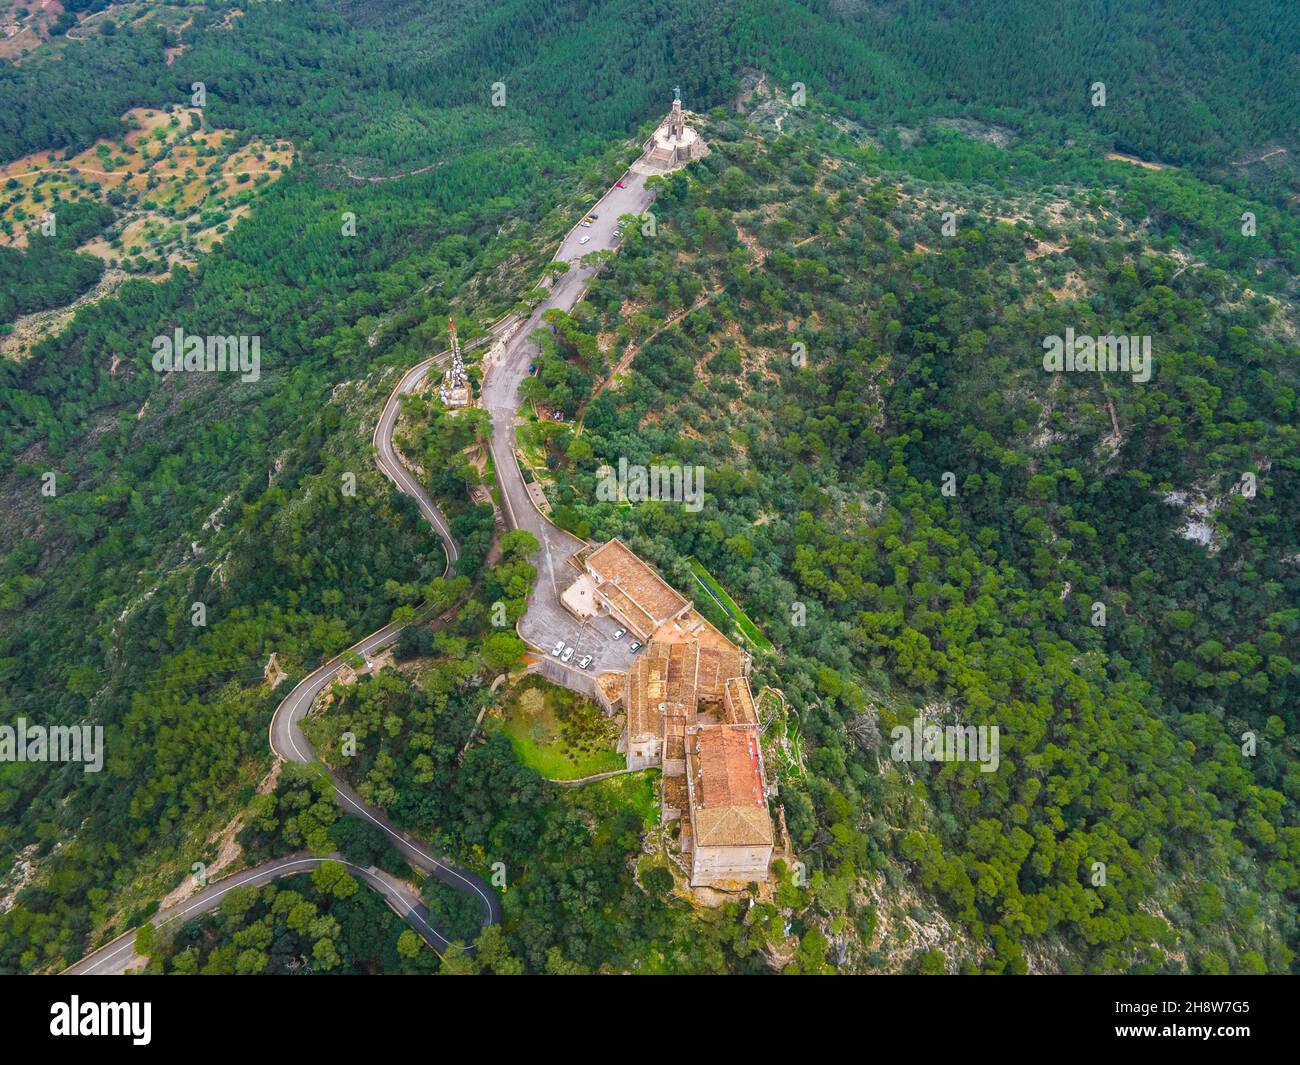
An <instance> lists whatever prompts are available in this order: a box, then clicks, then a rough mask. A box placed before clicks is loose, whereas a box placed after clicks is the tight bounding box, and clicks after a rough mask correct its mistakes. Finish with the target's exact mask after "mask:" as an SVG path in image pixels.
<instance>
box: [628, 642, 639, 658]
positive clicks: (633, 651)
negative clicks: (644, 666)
mask: <svg viewBox="0 0 1300 1065" xmlns="http://www.w3.org/2000/svg"><path fill="white" fill-rule="evenodd" d="M627 650H628V654H633V655H634V654H636V653H637V652H638V651H639V650H641V644H640V643H639V642H638V641H636V640H633V641H632V643H631V644H630V645H629V646H628V649H627Z"/></svg>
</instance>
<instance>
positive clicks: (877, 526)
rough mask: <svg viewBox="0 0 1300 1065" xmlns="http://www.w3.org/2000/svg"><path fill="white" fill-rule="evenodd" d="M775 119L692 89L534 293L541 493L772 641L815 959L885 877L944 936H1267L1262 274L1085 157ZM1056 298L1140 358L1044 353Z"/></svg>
mask: <svg viewBox="0 0 1300 1065" xmlns="http://www.w3.org/2000/svg"><path fill="white" fill-rule="evenodd" d="M782 130H783V134H782V135H780V136H778V135H776V133H775V130H774V128H773V127H772V126H771V125H770V124H769V125H767V126H766V127H765V128H761V129H760V128H755V127H748V128H747V127H743V126H739V125H737V124H735V123H734V122H732V121H729V120H727V119H721V118H720V119H719V120H718V121H716V122H715V123H712V124H710V126H709V134H710V137H711V144H712V147H713V154H712V155H711V156H710V158H709V159H708V160H706V161H705V162H704V163H703V164H702V165H701V166H700V167H699V168H698V169H697V170H693V171H691V172H689V175H675V176H673V177H671V178H669V179H667V181H666V183H665V186H664V189H663V191H662V193H661V195H660V197H659V199H658V201H657V202H656V214H657V229H656V233H655V234H654V235H653V236H646V235H643V234H642V233H640V232H639V231H637V230H636V229H635V227H633V229H632V231H631V235H630V237H629V239H628V241H627V242H626V244H625V246H624V247H623V248H622V250H621V251H620V253H619V255H618V256H617V258H616V259H615V260H614V261H613V263H612V265H611V267H610V268H609V270H607V272H606V273H605V275H604V276H603V277H602V279H601V280H600V281H599V282H598V284H597V285H596V287H595V288H594V290H593V291H592V293H591V295H590V297H589V298H588V299H587V301H585V303H583V304H580V305H579V306H578V307H577V308H576V309H575V311H574V314H573V315H572V316H565V317H564V318H563V319H562V320H559V321H557V322H556V325H557V328H558V337H557V342H556V343H555V344H554V345H552V347H551V351H552V354H551V355H550V356H549V360H563V361H565V362H567V364H568V373H567V374H565V375H555V374H553V373H551V372H550V370H549V368H548V365H543V367H542V369H541V373H540V375H539V377H540V380H541V381H542V382H546V381H552V382H560V381H562V384H555V385H552V386H550V388H548V387H547V386H545V385H543V386H542V387H540V388H538V389H537V394H538V396H539V399H540V400H541V401H543V402H546V403H548V404H549V403H551V402H558V403H560V404H562V405H565V406H568V407H570V408H571V410H572V412H573V413H574V414H575V415H577V414H581V415H582V425H583V431H582V433H581V436H577V435H575V434H574V433H573V432H567V433H564V432H561V433H559V434H557V435H556V436H555V437H554V438H553V441H552V452H551V461H552V463H553V464H554V465H556V466H557V468H558V469H559V472H560V476H559V478H558V483H559V488H558V489H557V491H556V494H555V499H554V500H553V501H554V502H555V503H556V504H557V509H556V514H557V518H558V520H560V521H561V522H565V523H568V524H569V525H570V527H572V528H575V529H576V530H577V531H578V532H579V533H580V534H584V535H590V536H592V537H593V538H594V539H595V540H597V541H599V540H602V539H604V538H607V537H609V536H613V535H621V536H624V537H626V538H628V539H629V540H630V542H631V543H632V544H633V545H634V546H635V547H636V548H637V549H638V550H639V551H642V552H644V553H646V554H648V555H649V556H651V557H653V558H655V559H656V560H657V561H658V562H659V563H660V564H661V565H662V566H663V567H664V568H665V570H666V571H667V572H668V573H670V574H672V575H673V577H674V579H675V583H676V584H678V586H681V587H688V586H690V581H691V578H690V575H689V571H688V569H687V568H686V565H685V560H686V559H687V558H688V557H689V556H690V555H692V554H694V555H697V556H698V557H699V558H700V559H701V560H702V561H704V563H705V564H706V565H707V566H708V568H709V569H710V570H711V571H712V572H713V573H714V574H716V575H717V576H718V577H719V578H720V579H721V580H722V581H723V582H724V583H725V584H727V586H728V587H729V588H730V589H731V590H732V591H733V592H736V591H739V592H741V593H743V603H744V606H745V609H746V610H747V611H748V612H749V613H750V614H751V616H753V618H754V619H755V621H757V622H758V623H759V624H760V626H761V627H762V628H763V629H764V631H765V632H766V633H768V634H769V635H770V636H772V637H773V638H774V639H776V640H777V641H778V643H779V644H780V645H781V648H782V652H783V653H782V655H781V656H780V657H779V658H778V659H775V660H769V661H764V662H763V663H762V664H761V665H760V667H759V675H760V677H762V678H764V679H767V678H770V679H771V680H772V681H773V682H774V683H777V682H779V683H780V684H781V685H782V687H783V689H784V691H785V693H786V695H787V697H788V698H790V699H791V700H792V703H793V707H794V709H795V712H796V713H797V714H798V720H799V721H800V723H801V725H802V730H803V734H804V737H805V739H806V741H807V742H809V743H810V744H811V746H812V748H813V753H812V755H811V757H810V758H809V762H808V768H809V772H808V773H807V775H806V776H804V777H802V778H799V777H788V778H787V779H786V780H785V786H784V787H783V791H782V796H783V802H784V805H785V809H786V814H787V817H788V819H789V823H790V828H791V832H792V833H793V834H794V837H795V839H796V842H797V843H798V844H799V846H800V848H801V849H800V854H801V857H806V858H807V860H809V861H810V862H811V863H813V865H814V866H815V867H816V868H817V869H818V870H819V872H820V873H821V874H822V876H823V877H824V880H819V881H817V882H816V885H815V887H814V888H813V889H812V890H811V891H810V892H809V893H808V902H809V904H810V906H809V909H807V910H802V911H800V913H801V918H802V919H803V921H804V922H806V923H807V925H809V926H815V927H818V928H821V929H822V930H823V931H826V932H827V933H828V934H831V935H832V938H837V939H839V941H840V942H841V949H843V950H847V959H848V963H849V964H850V965H851V966H854V965H862V966H865V967H868V968H871V967H875V966H877V965H881V964H885V963H886V957H887V956H891V955H893V953H894V952H895V951H897V950H899V949H900V948H902V947H903V946H904V945H905V944H906V942H907V937H906V936H904V935H901V932H900V925H899V921H900V919H901V918H902V917H903V916H904V915H905V914H908V913H909V911H908V905H907V903H908V900H915V899H916V895H915V891H916V888H917V887H918V886H919V887H921V888H923V889H924V890H925V892H926V893H928V894H929V895H930V896H931V897H932V898H934V899H935V900H936V901H938V902H939V903H940V904H941V906H942V912H943V914H944V919H946V920H950V921H952V922H953V928H954V930H955V931H956V933H957V936H956V942H964V944H965V945H964V946H955V945H953V946H950V947H948V948H946V951H945V952H946V954H947V959H946V965H947V966H948V967H949V968H954V967H961V968H973V969H981V970H984V971H998V972H1015V971H1024V969H1025V968H1026V967H1030V968H1033V969H1035V970H1043V969H1047V970H1056V969H1065V970H1092V971H1102V970H1105V971H1114V970H1125V969H1130V968H1131V969H1135V970H1138V971H1160V970H1171V971H1191V972H1216V971H1228V970H1232V971H1241V972H1250V971H1263V970H1265V969H1270V970H1272V971H1286V970H1287V969H1288V968H1289V967H1290V965H1291V964H1292V959H1293V956H1294V949H1295V946H1296V939H1295V936H1296V928H1295V902H1296V898H1297V890H1298V889H1300V879H1298V878H1297V877H1298V870H1300V864H1298V860H1300V851H1297V845H1298V844H1300V829H1297V827H1296V813H1297V799H1300V776H1298V775H1297V770H1296V762H1295V756H1296V749H1295V734H1296V727H1297V720H1296V716H1295V715H1296V710H1295V707H1296V686H1297V670H1296V662H1297V659H1298V658H1300V647H1298V646H1297V634H1298V632H1300V613H1298V612H1297V610H1296V606H1295V604H1296V603H1297V602H1298V601H1300V573H1298V572H1297V566H1296V558H1297V554H1296V552H1297V538H1298V532H1300V530H1298V529H1297V523H1296V520H1295V508H1294V506H1293V505H1292V503H1291V500H1292V499H1293V498H1294V494H1295V491H1296V489H1297V483H1296V480H1297V475H1298V474H1300V458H1298V457H1297V455H1296V418H1297V411H1296V405H1295V399H1296V384H1297V380H1296V374H1297V371H1296V361H1295V360H1296V355H1297V347H1296V338H1297V330H1296V324H1297V318H1296V311H1295V307H1294V305H1291V304H1278V303H1276V302H1275V301H1272V300H1270V299H1267V298H1265V297H1262V296H1259V295H1255V296H1251V295H1249V294H1248V293H1247V292H1246V291H1245V290H1244V289H1243V287H1242V286H1241V284H1240V282H1237V281H1234V280H1233V279H1232V278H1231V277H1230V276H1229V275H1227V274H1225V273H1222V272H1218V271H1213V270H1184V269H1181V268H1180V264H1179V261H1178V260H1176V259H1173V258H1170V257H1169V256H1167V255H1165V254H1162V253H1161V252H1160V251H1158V250H1157V249H1154V248H1152V247H1151V246H1150V244H1149V243H1148V241H1147V240H1146V239H1145V238H1144V237H1143V236H1142V234H1141V233H1140V232H1139V231H1138V230H1137V228H1136V227H1133V226H1130V225H1129V224H1127V223H1126V222H1125V221H1124V219H1123V218H1122V216H1120V215H1118V214H1117V213H1116V212H1115V210H1114V208H1115V206H1117V201H1120V200H1122V195H1120V194H1117V193H1116V192H1114V191H1112V192H1110V193H1108V194H1106V195H1102V196H1098V195H1095V194H1094V193H1092V192H1091V191H1089V190H1088V189H1086V188H1082V187H1080V188H1076V189H1074V190H1070V189H1069V188H1065V187H1061V186H1053V187H1042V188H1036V189H1029V188H1025V187H1022V188H1021V189H1019V190H1018V192H1017V194H1016V195H1015V197H1014V199H1011V198H1004V197H1001V196H998V195H996V194H995V195H993V196H989V193H990V192H991V191H993V190H991V189H990V188H989V187H987V186H972V187H961V186H959V185H956V184H954V183H952V182H943V183H937V182H930V181H924V180H918V179H916V178H915V177H913V176H911V175H909V174H908V173H907V170H906V168H907V167H908V164H909V162H914V163H917V164H921V165H922V166H924V165H925V163H926V160H927V159H928V158H929V157H930V156H929V152H928V151H926V150H925V149H924V148H921V149H918V151H917V152H916V153H915V154H913V153H908V152H900V153H894V154H891V155H885V154H883V153H881V152H878V151H875V150H873V149H863V148H861V147H860V146H859V145H858V144H857V143H855V142H854V140H853V139H852V138H848V137H845V136H843V135H842V134H841V133H840V132H839V131H837V130H835V129H834V128H833V127H831V126H829V125H821V124H818V123H816V122H810V121H809V120H808V116H800V115H798V114H795V113H790V112H786V113H784V117H783V122H782ZM756 133H760V134H762V138H761V139H755V134H756ZM947 147H948V148H949V149H951V150H953V152H954V153H957V154H959V153H960V145H958V144H955V143H953V144H949V145H947ZM971 151H973V152H975V153H976V154H978V153H979V148H978V147H977V146H975V145H972V146H971ZM991 204H997V205H998V206H997V207H996V208H994V209H993V210H990V205H991ZM946 210H948V211H952V212H953V213H954V216H955V217H956V218H957V220H958V221H957V227H956V230H955V232H954V233H953V234H952V235H951V236H949V235H945V234H944V232H943V230H942V220H943V212H944V211H946ZM994 211H996V214H994ZM1067 327H1071V328H1074V329H1076V330H1077V331H1078V332H1079V333H1090V334H1094V335H1102V334H1105V333H1111V332H1113V333H1126V334H1128V333H1131V334H1149V335H1151V336H1152V337H1153V344H1154V350H1155V353H1156V354H1155V355H1154V371H1153V376H1152V378H1151V380H1150V381H1149V382H1147V383H1145V384H1144V383H1137V382H1135V381H1133V380H1131V379H1130V378H1129V377H1126V376H1118V375H1110V376H1106V375H1099V374H1096V373H1093V374H1090V375H1089V374H1084V375H1080V374H1055V375H1054V374H1051V373H1047V372H1045V371H1044V368H1043V364H1042V358H1043V355H1042V352H1043V348H1042V345H1041V344H1040V343H1039V342H1040V340H1041V339H1042V338H1043V337H1045V336H1051V335H1054V334H1059V333H1063V332H1064V331H1065V329H1066V328H1067ZM597 337H599V338H602V340H603V341H604V343H603V344H602V343H599V342H597V340H596V338H597ZM799 345H802V349H801V348H800V347H799ZM633 351H635V358H634V359H633V361H632V363H631V370H630V373H629V374H628V375H627V376H626V377H625V378H624V379H622V380H619V381H616V382H615V385H614V387H612V388H609V389H606V390H604V391H603V392H601V394H600V395H599V396H598V397H597V398H595V399H590V401H589V402H588V400H589V397H591V395H592V394H593V392H594V391H595V385H596V383H597V382H598V381H599V380H600V379H601V378H602V377H604V376H605V375H606V374H607V373H608V370H609V367H611V366H613V365H614V364H615V363H616V362H618V361H619V358H620V356H622V355H623V354H624V353H625V352H626V353H631V352H633ZM801 352H802V353H803V355H804V361H802V362H801V361H800V355H801ZM554 388H562V389H563V395H562V396H559V397H555V396H553V395H552V389H554ZM620 457H625V458H626V459H627V461H629V462H633V463H640V464H652V463H662V462H683V463H686V464H698V465H701V466H703V468H704V469H705V471H706V481H705V484H706V491H707V493H708V500H709V501H708V505H706V507H705V509H704V511H703V513H702V514H700V515H698V516H696V515H692V514H687V513H684V512H683V511H682V510H681V508H679V507H674V506H672V505H671V504H654V503H648V504H644V505H642V506H639V507H629V508H614V507H611V506H609V505H608V504H602V503H599V502H597V493H596V477H597V471H598V468H599V466H600V465H601V464H602V463H606V462H609V463H614V462H616V461H617V460H618V459H619V458H620ZM1244 474H1250V475H1251V476H1253V477H1255V478H1256V479H1257V484H1258V491H1257V492H1254V493H1251V494H1246V493H1244V492H1242V490H1241V489H1240V483H1241V478H1242V476H1243V475H1244ZM945 481H947V483H948V484H949V486H950V487H949V489H948V490H945V487H944V486H945ZM1201 499H1208V500H1211V501H1212V503H1211V504H1210V506H1211V512H1212V516H1211V518H1210V519H1209V521H1210V524H1211V526H1212V532H1211V533H1209V534H1208V537H1202V538H1201V539H1197V538H1196V537H1195V536H1193V535H1191V533H1190V532H1189V527H1190V526H1189V522H1190V518H1189V514H1188V508H1189V507H1192V506H1195V505H1196V501H1197V500H1201ZM797 604H798V605H801V606H802V608H803V609H802V610H799V609H796V605H797ZM1098 604H1100V605H1101V606H1102V607H1103V608H1104V616H1102V622H1101V623H1100V624H1099V623H1098V618H1099V615H1098V612H1097V605H1098ZM800 619H803V620H804V621H805V623H803V624H800V623H799V622H800ZM723 623H725V619H724V620H723ZM917 713H923V714H925V715H927V716H928V717H929V718H930V719H933V720H937V721H940V722H949V723H950V722H952V721H954V720H957V721H962V722H979V723H982V724H996V725H998V726H999V727H1000V729H1001V735H1002V744H1003V746H1002V763H1001V767H1000V769H999V771H998V772H997V773H994V774H992V775H986V774H983V773H981V772H980V771H979V770H978V768H977V767H975V766H972V765H966V766H962V765H952V764H949V765H942V766H936V765H927V764H925V763H920V764H911V763H902V764H900V763H897V762H894V761H892V760H891V758H890V755H889V739H888V737H889V735H890V730H891V729H892V728H893V727H894V726H895V725H897V724H900V723H902V724H910V722H911V720H912V718H913V716H914V715H915V714H917ZM1248 736H1249V737H1253V738H1254V739H1253V743H1257V747H1256V746H1253V745H1249V746H1251V750H1250V751H1247V750H1246V749H1245V748H1246V746H1248V745H1247V744H1244V743H1243V741H1244V740H1246V739H1247V737H1248ZM1094 863H1103V864H1104V867H1105V869H1106V880H1105V884H1104V886H1101V887H1098V886H1097V885H1096V884H1095V882H1094V880H1093V876H1094V873H1095V869H1096V866H1095V864H1094ZM911 905H912V908H911V911H910V916H911V917H913V918H915V919H917V920H922V921H923V922H926V923H931V924H933V922H934V921H936V920H938V919H940V918H938V915H936V914H934V913H933V912H932V911H929V910H928V908H927V907H925V906H923V905H921V906H918V904H917V903H916V902H915V901H912V903H911ZM864 913H869V914H870V921H867V922H864V921H863V919H862V918H863V914H864ZM845 916H852V917H856V918H857V922H856V925H857V928H858V929H862V928H870V929H877V928H879V929H880V931H879V932H870V933H867V934H860V933H857V932H851V931H848V928H849V927H851V926H846V925H844V923H843V918H844V917H845ZM837 927H838V928H839V929H841V931H840V933H839V935H838V936H836V935H835V934H834V933H833V930H834V929H836V928H837ZM891 929H892V930H893V932H892V934H891V933H890V931H889V930H891Z"/></svg>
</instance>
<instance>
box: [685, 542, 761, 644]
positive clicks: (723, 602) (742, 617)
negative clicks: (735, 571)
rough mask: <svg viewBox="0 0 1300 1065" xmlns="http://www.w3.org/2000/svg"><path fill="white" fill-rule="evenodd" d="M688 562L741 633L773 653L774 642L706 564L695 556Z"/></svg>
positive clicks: (703, 585) (753, 642) (707, 590)
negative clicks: (716, 578) (705, 566)
mask: <svg viewBox="0 0 1300 1065" xmlns="http://www.w3.org/2000/svg"><path fill="white" fill-rule="evenodd" d="M687 561H688V562H689V563H690V566H691V572H692V573H693V574H695V579H696V580H697V581H699V583H700V587H702V588H703V589H704V590H705V592H707V593H708V594H709V595H710V596H712V597H713V600H714V602H716V603H717V604H718V605H719V606H720V607H722V609H723V611H724V612H725V613H727V614H730V615H731V619H732V620H733V621H734V622H735V623H736V625H737V627H738V628H739V629H740V631H741V632H742V633H744V634H745V638H746V639H748V640H749V642H750V643H752V644H753V645H754V646H755V647H757V648H758V649H759V650H760V651H771V650H772V641H771V640H769V639H768V638H767V637H766V636H764V635H763V633H762V632H761V631H760V629H759V627H758V626H757V625H755V624H754V623H753V622H752V621H750V619H749V615H748V614H746V613H745V612H744V611H743V610H741V609H740V604H738V603H737V602H736V601H735V600H734V599H732V598H731V596H729V595H728V594H727V592H726V589H725V588H723V587H722V585H721V584H719V583H718V582H717V581H716V580H715V579H714V577H713V574H711V573H710V572H709V571H708V570H707V569H705V568H704V563H703V562H701V561H700V560H699V559H698V558H696V557H695V556H694V555H692V556H691V557H690V558H689V559H688V560H687Z"/></svg>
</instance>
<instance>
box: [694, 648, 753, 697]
mask: <svg viewBox="0 0 1300 1065" xmlns="http://www.w3.org/2000/svg"><path fill="white" fill-rule="evenodd" d="M744 675H745V655H744V652H742V651H741V650H740V648H738V647H736V646H735V645H734V644H728V645H727V646H726V647H705V646H700V669H699V674H698V679H697V682H696V690H697V691H698V692H699V697H700V698H701V699H721V698H722V696H723V692H724V690H725V687H726V683H727V681H729V680H730V679H731V678H732V677H743V676H744Z"/></svg>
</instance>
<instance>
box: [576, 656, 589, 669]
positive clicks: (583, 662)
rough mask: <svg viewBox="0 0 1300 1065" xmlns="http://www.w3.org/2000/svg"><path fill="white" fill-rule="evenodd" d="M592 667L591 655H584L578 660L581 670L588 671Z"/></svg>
mask: <svg viewBox="0 0 1300 1065" xmlns="http://www.w3.org/2000/svg"><path fill="white" fill-rule="evenodd" d="M590 665H591V655H583V656H582V657H581V658H579V659H578V668H579V669H586V668H587V667H588V666H590Z"/></svg>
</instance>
